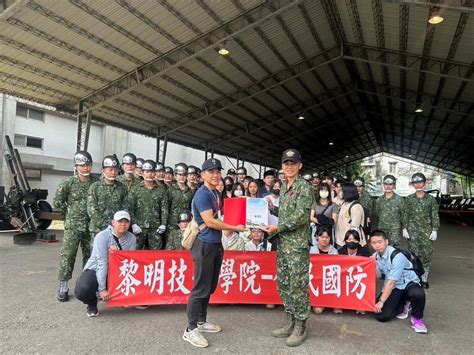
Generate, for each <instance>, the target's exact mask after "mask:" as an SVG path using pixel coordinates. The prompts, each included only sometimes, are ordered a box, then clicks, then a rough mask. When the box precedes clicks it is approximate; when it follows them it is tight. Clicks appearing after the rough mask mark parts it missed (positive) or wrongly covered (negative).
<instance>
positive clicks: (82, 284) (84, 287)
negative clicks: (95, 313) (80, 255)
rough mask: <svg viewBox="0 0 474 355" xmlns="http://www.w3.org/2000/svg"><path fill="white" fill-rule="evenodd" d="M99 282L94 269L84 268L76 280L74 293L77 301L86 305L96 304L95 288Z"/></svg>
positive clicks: (97, 287) (96, 288)
mask: <svg viewBox="0 0 474 355" xmlns="http://www.w3.org/2000/svg"><path fill="white" fill-rule="evenodd" d="M98 289H99V284H98V282H97V277H96V275H95V271H94V270H84V271H83V272H82V274H81V276H79V279H78V280H77V282H76V288H75V289H74V294H75V295H76V298H77V299H78V300H79V301H82V302H84V303H85V304H87V305H88V306H96V305H97V290H98Z"/></svg>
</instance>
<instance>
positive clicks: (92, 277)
mask: <svg viewBox="0 0 474 355" xmlns="http://www.w3.org/2000/svg"><path fill="white" fill-rule="evenodd" d="M129 228H130V214H129V213H128V212H127V211H118V212H116V213H115V214H114V219H113V220H112V225H111V226H108V227H107V228H106V229H104V230H103V231H101V232H99V233H97V235H96V236H95V238H94V247H93V248H92V253H91V257H90V258H89V260H88V261H87V263H86V265H85V266H84V270H83V271H82V274H81V276H80V277H79V279H78V280H77V283H76V288H75V290H74V293H75V294H76V297H77V299H78V300H80V301H82V302H84V303H85V304H87V316H89V317H97V316H98V315H99V311H98V309H97V292H98V293H99V296H100V297H101V298H102V299H103V300H104V301H108V300H109V299H110V293H109V291H108V290H107V271H108V265H109V251H111V250H135V249H136V246H137V240H136V237H135V235H134V234H132V233H130V232H129V231H128V229H129Z"/></svg>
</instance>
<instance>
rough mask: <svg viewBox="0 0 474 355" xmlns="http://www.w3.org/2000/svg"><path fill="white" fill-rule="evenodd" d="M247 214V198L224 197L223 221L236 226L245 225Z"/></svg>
mask: <svg viewBox="0 0 474 355" xmlns="http://www.w3.org/2000/svg"><path fill="white" fill-rule="evenodd" d="M246 215H247V199H245V198H242V197H232V198H226V199H224V223H227V224H230V225H232V226H236V225H238V224H241V225H245V220H246Z"/></svg>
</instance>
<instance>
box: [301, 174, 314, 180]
mask: <svg viewBox="0 0 474 355" xmlns="http://www.w3.org/2000/svg"><path fill="white" fill-rule="evenodd" d="M312 178H313V177H312V176H311V174H304V175H303V179H305V180H306V181H310V180H311V179H312Z"/></svg>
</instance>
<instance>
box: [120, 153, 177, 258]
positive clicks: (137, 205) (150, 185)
mask: <svg viewBox="0 0 474 355" xmlns="http://www.w3.org/2000/svg"><path fill="white" fill-rule="evenodd" d="M155 165H156V164H155V162H154V161H153V160H145V162H144V163H143V166H142V169H143V182H142V183H141V184H140V186H139V187H137V188H135V189H133V190H132V191H131V192H130V193H129V195H128V197H127V206H128V209H129V212H130V215H131V217H132V220H133V222H134V223H135V224H137V225H138V227H139V229H140V230H141V233H138V236H137V250H141V249H145V246H146V245H147V243H148V246H149V248H150V249H151V250H159V249H162V248H163V244H164V243H163V234H164V233H165V231H166V224H167V221H168V195H167V193H166V190H165V189H164V188H163V187H160V186H157V185H156V184H155V180H154V177H155Z"/></svg>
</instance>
